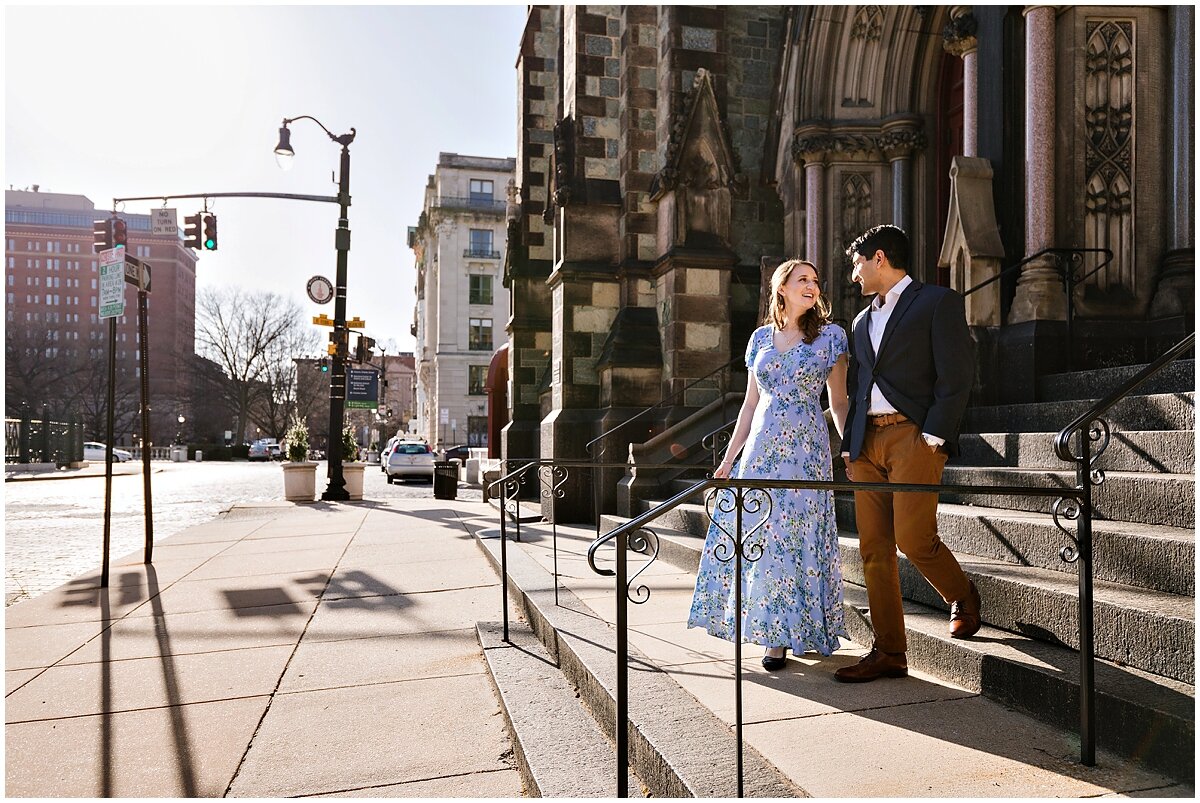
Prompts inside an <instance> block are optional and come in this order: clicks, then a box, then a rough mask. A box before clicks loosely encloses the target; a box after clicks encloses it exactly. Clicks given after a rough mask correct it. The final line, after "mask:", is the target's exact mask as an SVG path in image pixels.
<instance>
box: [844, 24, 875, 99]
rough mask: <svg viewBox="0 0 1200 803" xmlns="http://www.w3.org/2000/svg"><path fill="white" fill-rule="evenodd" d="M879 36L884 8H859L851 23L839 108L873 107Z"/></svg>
mask: <svg viewBox="0 0 1200 803" xmlns="http://www.w3.org/2000/svg"><path fill="white" fill-rule="evenodd" d="M882 34H883V8H882V7H881V6H859V7H858V10H857V11H856V12H855V14H854V19H853V21H852V22H851V23H850V29H849V42H848V48H849V50H848V56H849V57H848V58H847V59H846V61H845V64H846V72H845V76H844V82H843V84H842V106H874V105H875V101H874V98H873V94H874V89H875V78H876V72H877V69H878V65H879V56H880V53H879V50H880V40H881V39H882Z"/></svg>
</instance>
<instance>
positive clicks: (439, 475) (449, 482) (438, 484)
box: [433, 460, 458, 499]
mask: <svg viewBox="0 0 1200 803" xmlns="http://www.w3.org/2000/svg"><path fill="white" fill-rule="evenodd" d="M433 498H434V499H456V498H458V461H457V460H437V461H434V464H433Z"/></svg>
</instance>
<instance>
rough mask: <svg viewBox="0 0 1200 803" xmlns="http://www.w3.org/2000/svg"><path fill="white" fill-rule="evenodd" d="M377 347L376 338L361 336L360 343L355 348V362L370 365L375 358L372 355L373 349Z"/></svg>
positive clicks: (359, 337)
mask: <svg viewBox="0 0 1200 803" xmlns="http://www.w3.org/2000/svg"><path fill="white" fill-rule="evenodd" d="M374 347H375V338H373V337H367V336H366V335H359V336H358V342H357V343H356V344H355V347H354V361H355V362H360V363H369V362H370V361H371V358H372V357H373V356H375V355H374V354H372V353H371V349H373V348H374Z"/></svg>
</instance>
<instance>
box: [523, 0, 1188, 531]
mask: <svg viewBox="0 0 1200 803" xmlns="http://www.w3.org/2000/svg"><path fill="white" fill-rule="evenodd" d="M1193 31H1194V23H1193V10H1192V9H1191V7H1189V6H1172V7H1118V6H1103V7H1090V6H1087V7H1085V6H1078V7H1067V6H978V7H971V6H958V7H954V6H805V7H801V6H796V7H767V6H717V7H689V6H570V7H548V6H531V7H530V8H529V12H528V21H527V23H526V28H525V32H524V36H523V40H522V43H521V50H520V55H519V58H518V60H517V77H518V85H519V103H520V112H519V143H518V155H517V169H516V179H515V181H516V197H515V198H514V201H515V203H513V204H510V207H509V210H508V248H507V249H506V259H505V265H504V281H505V283H506V285H507V286H508V287H509V289H510V291H511V298H512V308H511V318H510V321H509V327H508V330H509V338H510V354H509V394H508V396H509V406H510V415H511V418H510V423H509V424H508V425H507V426H506V427H505V429H504V432H503V437H502V454H503V456H504V457H505V458H506V459H519V458H529V457H541V458H547V459H549V458H555V459H588V458H589V457H591V458H593V459H596V458H601V457H602V458H603V459H605V460H612V459H617V460H622V459H624V458H625V457H626V456H627V455H628V454H629V449H630V445H631V444H634V445H635V446H634V451H635V453H636V452H637V450H638V449H639V448H643V447H645V451H644V455H643V456H644V457H646V458H650V457H652V456H653V455H654V454H675V455H679V454H682V453H686V452H688V451H689V450H691V449H693V448H695V447H696V445H695V444H692V443H691V442H690V441H687V442H685V440H686V439H685V438H684V433H685V430H686V431H687V436H688V437H689V438H691V439H692V440H698V439H699V437H700V436H702V435H704V434H705V432H706V431H707V430H705V429H704V426H705V425H706V423H707V422H710V421H717V422H718V423H724V421H725V419H726V418H731V417H732V416H733V415H734V414H735V413H736V406H735V407H734V408H733V409H726V406H724V405H725V402H726V401H727V400H728V398H729V397H730V394H731V393H735V392H736V391H738V390H740V389H741V385H740V384H739V383H744V381H745V379H744V366H743V365H742V364H741V359H742V354H743V351H744V348H745V343H746V338H747V336H748V335H749V332H750V331H751V330H752V329H753V328H754V327H755V326H756V325H757V324H758V323H759V322H760V321H761V313H762V310H761V304H760V287H761V285H762V282H763V281H764V277H765V276H769V272H770V270H772V269H773V267H774V266H775V265H776V264H778V262H780V261H781V260H782V259H784V258H786V257H791V256H802V257H804V258H806V259H809V260H811V261H813V262H814V263H815V264H816V265H817V266H818V268H819V270H820V271H821V273H822V275H823V279H824V287H825V292H826V294H827V296H828V297H829V298H830V300H831V301H832V305H833V309H834V316H835V318H838V319H841V320H843V321H848V320H850V319H851V318H853V316H854V315H855V314H856V313H857V311H858V310H859V309H861V308H862V306H863V305H864V303H865V302H864V300H863V299H862V298H861V297H860V295H859V293H858V288H857V287H856V286H854V285H852V284H851V283H850V282H849V261H848V259H847V258H846V257H845V255H844V253H843V252H844V248H845V246H846V244H847V243H848V242H850V241H851V240H852V239H853V238H854V237H855V236H857V235H858V234H859V233H861V232H862V231H863V230H865V229H866V228H868V227H870V226H873V225H876V224H878V223H885V222H886V223H895V224H897V225H900V226H902V227H903V228H905V229H906V230H907V231H908V232H909V234H910V237H911V238H912V241H913V244H914V254H913V273H914V274H915V277H916V278H918V279H920V280H921V281H925V282H932V283H938V284H943V285H948V286H952V287H955V288H956V289H958V290H960V291H963V292H966V291H968V290H971V289H972V288H974V287H976V286H977V285H979V284H980V283H981V282H983V281H986V280H988V279H992V278H994V277H997V276H998V277H999V278H996V280H995V281H993V282H991V283H990V284H988V285H986V286H985V287H983V288H981V289H979V290H976V291H974V292H971V294H970V295H969V296H968V315H969V317H970V319H971V320H970V323H971V324H972V327H973V332H974V334H975V336H976V343H977V353H978V355H979V366H980V367H979V375H978V378H977V387H976V396H977V397H978V398H980V399H991V400H997V401H999V400H1003V401H1023V400H1024V401H1033V400H1034V394H1035V387H1036V383H1035V381H1034V380H1035V377H1036V376H1038V375H1040V374H1044V373H1048V372H1051V371H1056V370H1064V361H1065V360H1067V359H1069V360H1070V362H1071V365H1072V366H1073V367H1075V368H1079V367H1085V366H1095V367H1103V366H1105V365H1114V364H1123V363H1136V362H1139V361H1144V360H1145V359H1146V358H1147V357H1151V356H1153V355H1154V354H1156V353H1158V352H1159V351H1161V350H1162V348H1163V347H1164V346H1165V345H1167V344H1169V343H1173V342H1175V341H1176V340H1178V339H1179V338H1180V337H1182V336H1183V334H1184V333H1186V332H1188V331H1191V330H1192V329H1193V328H1194V308H1193V295H1194V285H1195V280H1194V274H1195V269H1194V239H1193V238H1194V226H1193V218H1194V200H1193V197H1192V193H1193V183H1194V171H1193V166H1192V159H1193V155H1192V154H1193V144H1192V143H1193V138H1194V124H1193V118H1194V109H1193V77H1192V69H1193V55H1192V54H1193V49H1194V32H1193ZM1055 249H1060V250H1055ZM1061 249H1078V250H1077V251H1075V252H1074V255H1072V254H1071V253H1068V252H1066V251H1064V250H1061ZM1102 249H1107V250H1108V252H1111V253H1110V254H1107V253H1102ZM1017 265H1019V267H1016V268H1014V269H1013V270H1011V271H1007V272H1005V273H1004V274H1003V275H1000V272H1001V270H1002V269H1005V268H1009V267H1010V266H1017ZM1063 271H1067V272H1070V273H1071V274H1072V279H1073V281H1072V287H1073V292H1072V293H1071V297H1070V299H1069V301H1070V303H1069V304H1068V297H1067V294H1066V293H1065V292H1064V289H1063V280H1062V278H1061V276H1062V275H1063V273H1062V272H1063ZM1068 307H1069V308H1070V309H1069V312H1070V326H1069V327H1068V323H1067V319H1068ZM1001 376H1003V377H1004V382H1000V381H999V380H998V377H1001ZM660 402H662V404H661V405H660V406H659V407H658V408H657V409H656V410H654V411H653V412H652V413H650V414H647V415H643V416H641V417H640V418H639V419H636V420H635V421H634V422H632V423H630V424H629V425H628V426H625V427H623V428H622V429H621V430H617V431H616V432H614V433H612V434H611V435H609V436H607V437H606V438H603V439H601V440H600V441H598V442H596V443H590V442H592V441H593V440H594V439H596V438H597V437H598V436H600V435H601V434H602V433H605V432H607V431H609V430H611V429H612V428H613V427H615V426H616V425H618V424H620V423H622V422H623V421H626V420H628V419H630V417H631V416H634V415H635V414H637V413H639V412H640V411H642V410H643V409H645V408H647V407H649V406H651V405H655V404H656V403H660ZM714 405H719V406H720V408H719V409H718V408H717V407H714ZM706 410H707V411H710V413H711V415H708V417H707V418H706V417H705V414H704V411H706ZM681 421H682V422H685V425H681V424H679V422H681ZM687 422H691V423H690V425H687ZM716 425H717V424H714V426H716ZM673 438H674V439H675V440H672V439H673ZM664 439H665V440H664ZM676 441H678V442H676ZM589 443H590V445H589ZM652 444H653V445H655V446H656V448H658V447H661V448H658V451H657V452H655V451H654V449H651V448H650V446H651V445H652ZM620 474H621V472H616V473H615V474H614V476H613V477H611V479H612V480H613V482H611V483H610V482H607V481H606V482H604V483H602V485H603V486H605V487H606V488H610V486H613V485H615V481H616V480H617V479H619V477H620ZM572 482H574V483H578V485H577V487H574V488H570V487H569V488H567V492H568V493H569V494H571V495H572V496H574V497H576V501H577V502H578V504H573V505H571V506H570V507H571V508H572V509H573V510H577V511H579V518H588V517H589V516H590V507H588V506H589V505H590V502H589V501H587V500H586V499H585V497H587V496H588V493H585V491H584V489H583V484H582V483H583V481H582V479H581V478H576V479H575V480H573V481H572ZM588 487H590V484H589V486H588ZM611 498H612V491H611V488H610V490H609V491H607V492H606V495H605V498H604V499H602V501H601V505H602V507H604V508H605V509H607V508H608V507H609V506H610V504H609V502H610V500H611ZM585 507H586V508H588V511H587V513H586V515H585V514H584V508H585Z"/></svg>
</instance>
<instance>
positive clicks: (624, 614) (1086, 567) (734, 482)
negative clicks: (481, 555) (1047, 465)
mask: <svg viewBox="0 0 1200 803" xmlns="http://www.w3.org/2000/svg"><path fill="white" fill-rule="evenodd" d="M767 489H786V490H826V491H847V490H854V491H885V492H889V493H895V492H906V491H907V492H914V491H915V492H929V493H935V492H936V493H955V494H995V495H1001V496H1044V497H1047V498H1049V497H1057V499H1056V501H1055V503H1054V505H1053V507H1052V513H1053V516H1054V523H1055V525H1057V526H1058V528H1059V529H1060V530H1062V531H1063V533H1064V534H1065V535H1066V536H1067V538H1068V539H1070V540H1071V542H1072V544H1073V545H1075V547H1074V548H1073V547H1072V546H1071V545H1068V546H1066V547H1063V549H1062V550H1060V553H1059V555H1060V557H1062V559H1063V560H1064V561H1070V562H1074V561H1076V560H1078V561H1079V565H1080V573H1081V574H1082V573H1085V572H1086V574H1087V577H1088V584H1089V586H1090V582H1091V573H1092V564H1091V555H1090V552H1089V553H1084V552H1083V551H1082V550H1079V549H1078V541H1077V538H1076V536H1073V535H1071V533H1070V531H1069V530H1067V528H1066V526H1065V525H1064V524H1063V523H1062V521H1061V520H1060V516H1061V517H1062V518H1066V519H1068V520H1074V519H1079V520H1080V521H1081V523H1080V525H1079V526H1080V530H1083V529H1085V528H1086V529H1087V530H1088V531H1089V532H1090V526H1091V508H1090V506H1088V505H1086V504H1085V503H1084V501H1083V500H1084V494H1085V491H1083V490H1081V489H1062V488H1036V487H1024V486H1008V485H992V486H989V485H945V484H938V485H922V484H911V483H908V484H901V483H865V482H863V483H859V482H850V481H832V480H748V479H726V480H718V479H706V480H702V481H700V482H697V483H696V484H695V485H693V486H692V487H691V488H688V489H686V490H684V491H681V492H679V493H677V494H675V495H674V496H672V497H671V498H670V499H668V500H666V501H665V502H663V503H661V504H659V505H657V506H656V507H654V508H653V509H651V510H649V511H646V512H645V513H643V514H642V515H640V516H637V517H635V518H633V519H630V520H629V521H628V522H626V523H625V524H622V525H621V526H619V527H617V528H616V529H613V530H611V531H609V532H607V533H605V534H604V535H602V536H600V537H599V538H597V539H596V540H595V541H593V542H592V545H591V546H590V547H589V548H588V555H587V557H588V565H589V566H590V567H591V569H592V571H594V572H596V573H597V574H599V575H601V576H605V577H612V576H615V577H616V593H617V605H616V641H617V645H616V659H617V684H616V689H615V694H614V696H615V698H616V700H615V702H616V727H615V736H616V753H617V797H628V794H629V787H628V777H629V735H628V729H629V673H628V664H629V611H628V605H629V602H630V601H633V602H634V604H642V603H645V602H646V601H647V600H649V598H650V589H649V588H648V587H647V586H645V585H641V586H638V587H637V588H636V589H635V588H633V583H634V581H635V580H637V578H638V576H639V575H641V573H642V572H644V571H645V570H646V569H647V567H649V566H650V564H651V563H653V562H654V560H655V559H656V558H657V557H658V546H659V538H658V534H657V533H655V532H654V531H653V530H651V529H650V528H648V527H647V526H646V525H647V524H649V523H650V522H652V521H654V520H655V519H657V518H658V517H660V516H661V515H663V514H664V513H666V512H668V511H670V510H672V509H674V508H676V507H678V506H679V505H681V504H684V503H685V502H687V501H688V500H689V499H691V498H692V497H694V496H696V495H697V494H699V493H702V492H710V493H709V494H708V496H707V498H706V501H705V507H706V509H707V510H708V514H709V519H710V520H713V506H712V505H713V503H714V501H715V502H716V508H717V509H719V510H721V511H722V512H725V513H731V512H732V513H735V517H736V526H735V533H730V532H728V531H726V530H725V529H724V528H723V527H722V528H720V529H721V531H722V532H723V533H724V534H725V535H726V536H728V537H729V538H730V539H731V540H732V544H729V545H726V544H725V543H724V542H722V543H721V544H720V545H719V546H718V547H717V549H718V550H721V549H722V548H724V551H723V555H724V556H718V557H719V559H720V560H723V561H729V560H733V561H734V577H735V578H739V577H741V574H742V561H743V560H746V561H750V562H754V561H756V560H758V559H759V558H760V557H761V556H762V546H761V545H760V544H753V543H748V541H749V539H750V537H751V536H753V535H754V534H755V533H756V532H757V531H758V530H759V529H760V528H761V527H762V526H763V524H764V523H765V522H766V518H767V515H769V509H770V506H771V505H772V504H773V502H772V500H771V496H770V494H767V493H766V490H767ZM720 490H729V491H732V492H733V500H732V502H730V501H729V500H728V497H726V498H725V500H724V501H722V500H720V499H718V497H717V495H716V493H715V492H717V491H720ZM755 492H758V493H760V494H762V496H760V497H752V494H754V493H755ZM764 497H765V500H764ZM1072 503H1073V504H1072ZM764 504H765V505H766V506H767V514H765V515H764V516H763V518H762V520H761V521H760V522H759V523H757V524H756V525H755V526H754V527H751V528H750V529H749V530H748V531H746V530H745V528H744V527H743V513H749V514H751V515H756V514H758V513H759V512H760V511H761V510H762V509H763V507H764ZM714 523H715V521H714ZM717 526H718V527H720V525H717ZM614 539H615V540H616V569H615V571H614V570H611V569H602V568H600V567H598V566H597V565H596V552H597V550H599V549H600V547H601V546H603V545H604V544H606V543H608V542H610V541H612V540H614ZM631 546H632V547H633V549H634V550H635V551H636V552H639V553H642V554H645V555H648V557H649V560H647V561H646V563H645V564H643V565H642V567H641V568H640V569H638V571H637V572H636V573H634V575H633V576H632V577H629V576H628V571H627V557H628V550H629V548H630V547H631ZM1082 582H1083V581H1082V580H1081V584H1082ZM733 586H734V594H735V602H734V607H735V609H736V610H737V611H738V612H739V615H737V616H735V617H734V621H735V638H734V667H735V684H734V689H735V692H734V694H735V714H734V716H735V729H736V733H737V778H738V797H741V796H742V795H743V777H742V776H743V772H742V769H743V760H742V754H743V734H742V692H741V689H742V633H741V621H742V617H741V615H740V611H741V607H742V606H741V583H740V582H737V581H735V582H734V583H733ZM1083 604H1084V603H1083V600H1082V599H1081V600H1080V607H1081V610H1080V645H1081V649H1080V677H1081V680H1082V679H1084V678H1090V677H1091V676H1092V675H1093V674H1094V661H1095V656H1094V654H1092V652H1091V650H1090V649H1089V650H1088V651H1084V650H1083V649H1082V645H1083V644H1085V643H1086V644H1088V645H1089V647H1090V645H1091V644H1092V633H1091V632H1088V633H1086V634H1085V633H1084V632H1083V629H1084V628H1085V627H1087V628H1088V629H1089V631H1090V629H1091V627H1092V619H1091V616H1090V613H1091V612H1090V610H1089V611H1088V612H1087V615H1086V616H1085V615H1084V611H1083V610H1082V606H1083ZM1080 694H1081V699H1080V736H1081V739H1082V740H1083V743H1082V744H1081V746H1080V760H1081V762H1082V763H1084V764H1085V765H1087V766H1093V765H1094V764H1095V732H1094V730H1092V729H1091V719H1090V718H1089V712H1090V711H1094V710H1095V700H1094V688H1093V687H1092V686H1091V685H1090V684H1089V685H1088V686H1086V687H1083V686H1082V685H1081V689H1080ZM1085 697H1090V698H1091V699H1085Z"/></svg>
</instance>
